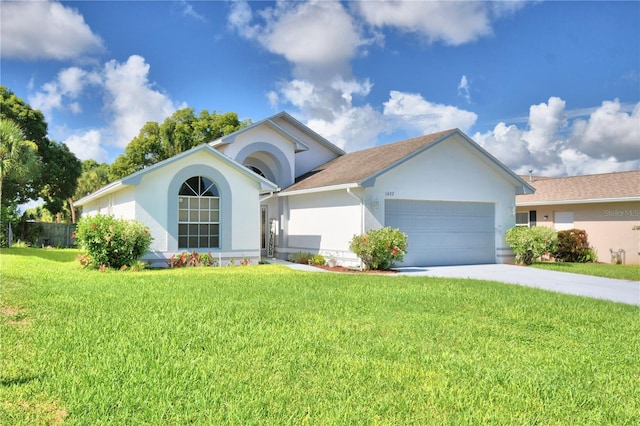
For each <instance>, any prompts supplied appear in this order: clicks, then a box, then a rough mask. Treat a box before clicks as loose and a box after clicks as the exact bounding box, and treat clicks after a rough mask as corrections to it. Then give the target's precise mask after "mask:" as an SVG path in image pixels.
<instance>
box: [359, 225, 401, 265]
mask: <svg viewBox="0 0 640 426" xmlns="http://www.w3.org/2000/svg"><path fill="white" fill-rule="evenodd" d="M349 250H351V251H352V252H354V253H355V254H356V255H357V256H358V257H359V258H360V259H361V260H362V262H363V263H364V265H365V268H366V269H374V270H375V269H379V270H386V269H390V268H391V267H393V265H394V263H395V262H396V261H397V262H402V260H403V259H404V255H405V254H406V253H407V234H405V233H404V232H402V231H400V230H399V229H393V228H390V227H388V226H386V227H384V228H380V229H371V230H369V231H367V232H366V233H364V234H361V235H354V236H353V239H352V240H351V243H350V244H349Z"/></svg>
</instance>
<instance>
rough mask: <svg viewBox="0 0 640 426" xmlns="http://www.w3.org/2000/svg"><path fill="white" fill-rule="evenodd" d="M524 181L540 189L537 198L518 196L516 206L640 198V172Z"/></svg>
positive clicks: (525, 178) (535, 178) (537, 189)
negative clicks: (568, 201)
mask: <svg viewBox="0 0 640 426" xmlns="http://www.w3.org/2000/svg"><path fill="white" fill-rule="evenodd" d="M522 179H523V180H525V181H526V182H527V183H529V184H530V185H531V186H533V187H534V188H535V189H536V192H535V194H527V195H518V196H517V197H516V204H522V203H544V202H559V201H567V200H576V201H577V200H585V201H586V200H598V199H602V200H611V199H625V198H634V197H635V198H638V197H640V170H632V171H629V172H616V173H604V174H597V175H584V176H569V177H560V178H544V177H535V176H534V177H533V180H532V181H529V177H528V176H522Z"/></svg>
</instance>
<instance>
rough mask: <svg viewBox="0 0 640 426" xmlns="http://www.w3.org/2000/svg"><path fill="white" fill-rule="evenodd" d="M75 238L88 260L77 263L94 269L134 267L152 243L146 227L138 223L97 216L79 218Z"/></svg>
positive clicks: (108, 216)
mask: <svg viewBox="0 0 640 426" xmlns="http://www.w3.org/2000/svg"><path fill="white" fill-rule="evenodd" d="M76 238H77V241H78V244H79V245H80V247H82V248H83V249H84V250H86V251H87V254H88V256H89V259H90V261H88V262H86V260H85V261H82V262H81V263H83V264H85V263H86V266H91V267H93V268H96V269H97V268H101V269H104V268H114V269H120V268H122V267H123V266H132V265H134V264H136V262H137V261H138V260H139V259H140V258H141V257H142V255H144V254H145V253H146V252H147V251H148V250H149V246H150V245H151V241H152V240H153V237H152V236H151V233H150V232H149V228H148V227H146V226H144V225H143V224H141V223H140V222H136V221H134V220H125V219H116V218H114V217H113V216H110V215H101V214H98V215H95V216H87V217H83V218H82V219H80V221H79V222H78V227H77V229H76Z"/></svg>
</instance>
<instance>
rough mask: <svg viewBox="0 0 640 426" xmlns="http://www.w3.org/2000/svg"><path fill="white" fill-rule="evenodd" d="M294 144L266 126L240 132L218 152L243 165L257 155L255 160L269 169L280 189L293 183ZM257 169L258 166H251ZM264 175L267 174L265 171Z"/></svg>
mask: <svg viewBox="0 0 640 426" xmlns="http://www.w3.org/2000/svg"><path fill="white" fill-rule="evenodd" d="M294 149H295V146H294V143H293V142H292V141H290V140H288V139H286V138H285V137H283V136H282V135H281V134H279V133H277V132H276V131H275V130H273V129H272V128H270V127H268V126H267V125H264V126H259V127H256V128H254V129H250V130H247V131H246V132H242V133H240V134H238V135H237V136H236V137H235V140H234V141H233V143H231V144H229V145H226V146H223V147H221V148H220V151H221V152H223V153H224V154H225V155H228V156H229V157H231V158H233V159H234V160H236V161H237V162H239V163H241V164H244V163H245V160H247V158H249V157H251V156H252V154H255V153H259V154H257V157H256V160H258V162H259V163H262V164H263V165H265V166H267V167H269V170H270V172H271V173H272V176H267V179H270V180H271V179H275V180H274V183H276V184H277V185H278V186H280V187H281V188H285V187H287V186H289V185H291V184H292V183H293V181H294V178H295V177H294V170H295V158H294V155H295V154H294ZM252 165H254V166H258V168H260V169H262V167H259V166H260V164H252ZM265 174H268V173H267V172H266V171H265Z"/></svg>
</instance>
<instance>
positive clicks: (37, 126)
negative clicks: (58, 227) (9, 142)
mask: <svg viewBox="0 0 640 426" xmlns="http://www.w3.org/2000/svg"><path fill="white" fill-rule="evenodd" d="M0 118H3V119H10V120H13V121H14V122H15V123H16V124H17V125H18V126H19V127H20V129H21V130H22V133H23V135H24V138H25V139H26V140H30V141H32V142H33V143H35V144H36V145H37V149H38V150H37V157H38V158H37V159H38V163H39V169H36V168H33V169H32V170H31V171H30V176H31V178H32V179H31V180H30V181H29V183H28V184H22V183H20V182H14V181H7V183H6V186H5V188H4V190H3V193H2V198H3V202H8V203H12V204H22V203H24V202H26V201H28V200H35V199H38V198H39V197H42V199H43V200H44V201H45V207H46V208H47V209H48V210H51V212H52V213H53V214H56V213H59V212H60V211H61V210H62V205H63V203H64V201H65V200H67V199H68V198H69V197H71V196H72V195H73V193H74V192H75V185H76V182H77V179H78V177H79V176H80V173H81V170H82V169H81V164H80V161H79V160H78V159H77V158H76V156H75V155H74V154H73V153H72V152H71V151H69V149H68V147H67V146H66V145H64V144H59V143H56V142H54V141H51V140H49V138H48V137H47V123H46V122H45V120H44V115H43V114H42V112H40V111H38V110H34V109H33V108H31V106H30V105H28V104H26V103H25V102H24V101H23V100H22V99H20V98H18V97H17V96H16V95H15V94H14V93H13V92H12V91H10V90H8V89H7V88H6V87H5V86H0Z"/></svg>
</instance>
